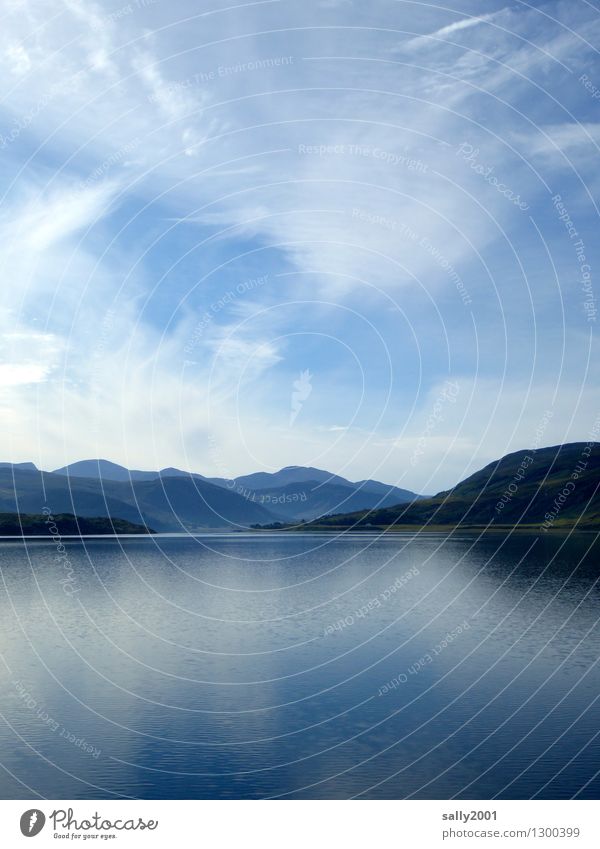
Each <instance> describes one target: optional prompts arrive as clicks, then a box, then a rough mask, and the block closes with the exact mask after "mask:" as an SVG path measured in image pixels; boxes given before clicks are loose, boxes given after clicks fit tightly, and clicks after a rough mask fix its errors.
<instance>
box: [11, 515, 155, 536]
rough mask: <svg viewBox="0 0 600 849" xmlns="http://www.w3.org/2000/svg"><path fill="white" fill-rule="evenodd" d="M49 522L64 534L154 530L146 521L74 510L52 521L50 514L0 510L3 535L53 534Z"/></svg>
mask: <svg viewBox="0 0 600 849" xmlns="http://www.w3.org/2000/svg"><path fill="white" fill-rule="evenodd" d="M49 525H52V526H53V527H54V526H55V527H56V528H58V533H59V534H60V535H61V537H64V536H78V535H80V534H149V533H154V532H153V531H152V530H151V529H150V528H147V527H145V526H144V525H136V524H134V523H133V522H125V521H124V520H123V519H107V518H105V517H99V516H95V517H93V518H89V519H85V518H83V517H81V516H74V515H73V514H72V513H57V514H56V516H52V519H51V521H49V519H48V517H47V516H43V515H32V514H30V513H21V514H18V513H0V537H2V536H51V535H52V531H51V530H49Z"/></svg>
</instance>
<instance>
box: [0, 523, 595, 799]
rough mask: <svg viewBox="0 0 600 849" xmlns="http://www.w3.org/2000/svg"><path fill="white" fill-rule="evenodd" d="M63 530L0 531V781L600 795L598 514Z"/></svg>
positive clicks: (30, 789) (91, 791) (193, 789)
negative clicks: (286, 526)
mask: <svg viewBox="0 0 600 849" xmlns="http://www.w3.org/2000/svg"><path fill="white" fill-rule="evenodd" d="M64 545H65V552H64V553H63V552H59V550H58V549H57V547H56V545H55V544H54V543H53V542H52V541H51V540H46V539H40V540H31V541H27V543H23V542H22V541H7V540H3V541H2V542H0V566H1V571H2V583H1V584H0V635H1V651H2V660H0V676H1V681H2V687H1V694H0V715H1V719H2V721H1V722H0V748H1V752H2V756H1V759H0V760H1V764H2V767H3V768H2V769H1V770H0V797H2V798H5V799H11V798H29V797H32V796H40V797H48V798H54V799H61V798H62V799H70V798H82V799H83V798H130V797H141V798H165V799H166V798H174V799H178V798H181V799H193V798H257V799H258V798H265V797H277V798H328V799H329V798H344V799H345V798H350V797H360V798H392V799H394V798H420V799H427V798H434V799H450V798H457V799H458V798H463V799H491V798H531V797H536V798H561V799H562V798H571V797H577V798H598V796H599V795H600V777H599V767H600V756H599V755H600V751H599V750H600V735H599V733H598V732H599V731H600V706H599V697H600V670H599V669H598V662H597V661H598V656H599V647H600V639H599V638H600V628H599V622H598V613H599V610H600V607H599V603H598V602H599V598H598V595H599V592H598V584H597V580H598V576H599V575H600V569H599V558H598V553H599V547H598V545H597V544H596V545H595V547H594V537H593V535H591V534H571V535H570V536H569V535H568V534H553V535H551V534H548V535H539V536H535V535H530V534H526V533H514V534H512V535H508V536H507V535H502V534H497V533H488V534H485V535H483V536H480V535H477V534H475V533H464V532H460V533H459V532H456V533H454V534H451V535H442V534H433V533H430V534H426V533H421V534H418V535H413V534H401V533H394V534H387V535H385V536H377V535H375V534H351V535H345V536H343V537H341V538H338V537H336V536H335V535H317V534H311V535H309V534H306V535H303V534H268V535H252V534H222V535H219V534H216V535H208V534H207V535H204V536H198V537H193V538H191V537H166V536H164V537H155V538H150V537H149V538H139V537H138V538H132V537H129V538H119V539H113V538H111V539H106V538H105V539H99V538H95V539H92V538H88V539H84V540H80V539H77V540H67V539H65V540H64ZM597 735H598V736H597Z"/></svg>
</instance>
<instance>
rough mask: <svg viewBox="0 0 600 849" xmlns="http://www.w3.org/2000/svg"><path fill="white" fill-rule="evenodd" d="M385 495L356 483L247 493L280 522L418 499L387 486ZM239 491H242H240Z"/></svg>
mask: <svg viewBox="0 0 600 849" xmlns="http://www.w3.org/2000/svg"><path fill="white" fill-rule="evenodd" d="M385 489H386V491H385V493H383V492H379V491H376V490H375V491H374V490H369V489H367V488H366V487H364V488H357V487H356V485H355V484H349V483H344V484H337V483H319V482H318V481H310V480H309V481H303V482H296V483H288V484H287V485H286V486H278V487H274V488H272V489H269V488H267V489H256V490H246V492H247V493H249V494H248V496H247V497H249V498H251V499H252V501H254V502H256V503H257V504H261V505H262V506H263V507H266V508H267V509H268V510H270V511H271V512H272V513H276V514H277V516H278V519H279V521H285V522H300V521H302V520H304V521H309V520H311V519H315V518H317V517H318V516H323V515H326V514H328V513H332V512H335V513H338V512H345V511H349V510H364V509H367V508H376V507H385V506H391V505H396V504H399V503H401V502H403V501H407V500H408V498H407V496H408V497H409V498H411V500H412V499H414V498H416V497H418V496H415V495H414V493H409V492H408V490H404V489H397V488H396V487H393V486H392V487H390V486H388V487H386V488H385ZM237 491H239V490H237Z"/></svg>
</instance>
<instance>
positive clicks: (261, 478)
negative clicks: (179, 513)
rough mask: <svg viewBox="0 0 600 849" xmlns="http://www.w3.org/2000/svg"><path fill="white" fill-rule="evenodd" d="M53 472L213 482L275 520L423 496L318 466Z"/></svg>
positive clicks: (75, 466)
mask: <svg viewBox="0 0 600 849" xmlns="http://www.w3.org/2000/svg"><path fill="white" fill-rule="evenodd" d="M53 474H55V475H62V476H68V477H69V478H70V479H71V480H72V479H73V478H88V479H89V478H93V479H96V480H98V479H99V480H101V481H102V482H103V483H105V484H106V483H107V482H108V483H110V482H111V481H116V482H122V483H125V482H129V483H132V482H137V481H156V480H162V481H164V480H165V479H167V478H179V479H182V478H183V479H187V480H188V481H191V482H192V485H193V486H196V488H197V487H199V486H200V487H201V486H202V483H208V484H212V485H214V486H219V487H221V488H222V489H225V490H227V491H228V492H230V493H234V494H237V495H239V496H241V497H242V498H243V499H244V500H245V501H246V503H247V504H249V503H250V504H253V505H260V506H262V507H264V508H265V509H267V510H268V511H269V512H270V513H271V514H272V515H271V520H273V519H276V520H277V521H287V522H294V521H297V522H299V521H301V520H303V519H304V520H310V519H315V518H317V517H318V516H322V515H324V514H327V513H332V512H342V511H344V512H345V511H349V510H363V509H368V508H376V507H386V506H388V505H392V504H400V503H405V502H410V501H414V500H415V499H416V498H419V496H418V495H416V493H414V492H411V491H410V490H407V489H400V488H399V487H394V486H390V485H389V484H385V483H381V482H380V481H371V480H363V481H359V482H358V483H352V481H349V480H347V479H346V478H343V477H341V476H340V475H334V474H332V473H331V472H327V471H325V470H323V469H316V468H313V467H312V466H286V467H285V468H283V469H280V470H279V471H278V472H254V473H252V474H249V475H241V476H240V477H238V478H235V479H233V480H228V479H227V478H206V477H204V476H203V475H200V474H196V473H192V472H184V471H182V470H181V469H176V468H172V467H170V468H166V469H161V470H160V471H156V472H151V471H139V470H130V469H127V468H125V466H120V465H118V464H117V463H112V462H110V461H109V460H80V461H78V462H76V463H71V464H70V465H68V466H63V467H62V468H60V469H56V470H55V471H54V472H53ZM194 482H202V483H194ZM169 486H172V484H170V485H169ZM105 488H106V487H105ZM246 512H248V511H246ZM163 519H164V517H163ZM249 521H250V520H249Z"/></svg>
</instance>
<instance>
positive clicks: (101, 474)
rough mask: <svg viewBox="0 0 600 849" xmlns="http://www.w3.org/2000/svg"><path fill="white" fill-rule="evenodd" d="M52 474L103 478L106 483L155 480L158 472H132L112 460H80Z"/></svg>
mask: <svg viewBox="0 0 600 849" xmlns="http://www.w3.org/2000/svg"><path fill="white" fill-rule="evenodd" d="M52 474H55V475H63V476H64V475H66V476H68V477H70V478H101V479H102V480H106V481H129V480H154V479H155V478H156V477H158V474H159V473H158V472H141V471H137V470H135V469H134V470H130V469H127V468H125V466H119V464H118V463H111V461H110V460H79V461H78V462H77V463H70V464H69V465H68V466H63V467H62V468H61V469H55V470H54V472H53V473H52Z"/></svg>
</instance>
